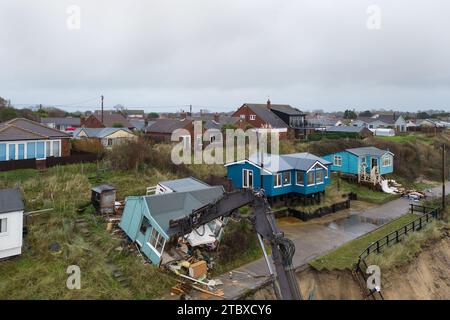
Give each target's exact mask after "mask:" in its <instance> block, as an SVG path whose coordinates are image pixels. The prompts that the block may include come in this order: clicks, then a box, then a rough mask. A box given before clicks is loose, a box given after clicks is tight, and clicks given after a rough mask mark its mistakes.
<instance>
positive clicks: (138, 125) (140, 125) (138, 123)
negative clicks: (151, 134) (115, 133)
mask: <svg viewBox="0 0 450 320" xmlns="http://www.w3.org/2000/svg"><path fill="white" fill-rule="evenodd" d="M128 122H129V123H130V124H131V125H132V126H133V127H134V128H135V129H137V130H144V129H145V120H143V119H141V120H139V119H130V120H128Z"/></svg>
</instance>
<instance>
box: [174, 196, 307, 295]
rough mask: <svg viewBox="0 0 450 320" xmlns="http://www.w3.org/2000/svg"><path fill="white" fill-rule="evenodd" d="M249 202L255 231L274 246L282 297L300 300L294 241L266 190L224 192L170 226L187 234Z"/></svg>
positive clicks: (273, 256)
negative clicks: (278, 221) (279, 220)
mask: <svg viewBox="0 0 450 320" xmlns="http://www.w3.org/2000/svg"><path fill="white" fill-rule="evenodd" d="M246 205H250V206H252V207H253V216H251V218H250V220H251V221H252V224H253V227H254V229H255V231H256V232H257V233H258V234H259V235H260V236H261V237H262V238H264V239H266V240H267V241H268V242H269V243H270V245H271V249H272V250H271V255H272V261H273V264H274V266H275V269H276V273H277V280H278V287H279V290H280V294H281V298H282V299H284V300H301V293H300V290H299V288H298V284H297V280H296V277H295V273H294V270H293V266H292V257H293V256H294V253H295V246H294V243H293V242H292V241H291V240H289V239H288V238H286V237H284V234H283V232H282V231H280V230H279V229H278V227H277V224H276V221H275V217H274V215H273V213H272V211H271V208H270V205H269V203H268V201H267V198H266V196H265V194H264V191H263V190H259V191H253V190H250V189H243V190H239V191H235V192H230V193H225V194H224V195H223V197H221V198H219V199H218V200H217V201H215V202H213V203H210V204H208V205H207V206H205V207H202V208H200V209H197V210H195V211H193V212H192V213H191V214H190V215H189V216H186V217H183V218H181V219H177V220H171V221H170V222H169V227H170V228H171V229H173V230H174V231H175V232H176V234H177V235H178V236H184V235H186V234H188V233H190V232H191V231H192V230H194V229H196V228H198V227H200V226H202V225H204V224H206V223H208V222H210V221H213V220H215V219H217V218H220V217H227V216H230V215H231V214H232V213H233V212H235V211H237V210H238V209H239V208H241V207H243V206H246Z"/></svg>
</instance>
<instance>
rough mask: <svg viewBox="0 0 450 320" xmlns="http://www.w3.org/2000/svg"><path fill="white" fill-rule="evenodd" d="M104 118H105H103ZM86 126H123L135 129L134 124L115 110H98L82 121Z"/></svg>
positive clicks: (83, 125)
mask: <svg viewBox="0 0 450 320" xmlns="http://www.w3.org/2000/svg"><path fill="white" fill-rule="evenodd" d="M102 118H103V119H102ZM81 125H82V127H85V128H113V127H119V126H120V127H123V128H128V129H130V130H131V129H133V128H134V127H133V125H132V124H131V123H130V122H129V121H128V120H127V119H126V118H125V117H124V116H123V115H122V114H121V113H116V112H113V111H103V117H102V112H101V111H96V112H95V113H93V114H91V115H90V116H88V117H87V118H85V119H83V120H82V122H81Z"/></svg>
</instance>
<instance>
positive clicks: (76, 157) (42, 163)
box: [0, 153, 99, 172]
mask: <svg viewBox="0 0 450 320" xmlns="http://www.w3.org/2000/svg"><path fill="white" fill-rule="evenodd" d="M98 159H99V157H98V156H97V155H96V154H93V153H76V154H72V155H70V156H68V157H56V158H55V157H48V158H47V159H45V160H36V159H24V160H10V161H0V172H3V171H10V170H17V169H42V168H43V167H44V168H48V167H53V166H56V165H66V164H73V163H81V162H95V161H97V160H98Z"/></svg>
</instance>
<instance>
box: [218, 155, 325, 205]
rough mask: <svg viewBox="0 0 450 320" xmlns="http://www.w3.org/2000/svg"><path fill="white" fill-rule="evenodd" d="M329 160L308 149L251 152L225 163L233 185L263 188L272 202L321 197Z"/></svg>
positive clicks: (235, 186)
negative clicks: (299, 150) (239, 158)
mask: <svg viewBox="0 0 450 320" xmlns="http://www.w3.org/2000/svg"><path fill="white" fill-rule="evenodd" d="M330 165H331V162H329V161H327V160H325V159H322V158H319V157H317V156H315V155H313V154H310V153H306V152H305V153H294V154H285V155H275V154H254V155H252V156H250V157H249V158H248V159H245V160H242V161H237V162H232V163H228V164H226V165H225V166H226V168H227V176H228V178H229V179H231V181H232V184H233V187H234V188H253V189H260V188H262V189H264V191H265V192H266V195H267V197H268V198H269V200H271V202H274V201H277V200H280V199H284V200H285V199H287V198H290V199H297V198H301V199H305V198H307V197H313V198H316V199H318V200H320V194H322V193H324V192H325V186H326V185H327V184H329V182H330V174H329V166H330Z"/></svg>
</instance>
